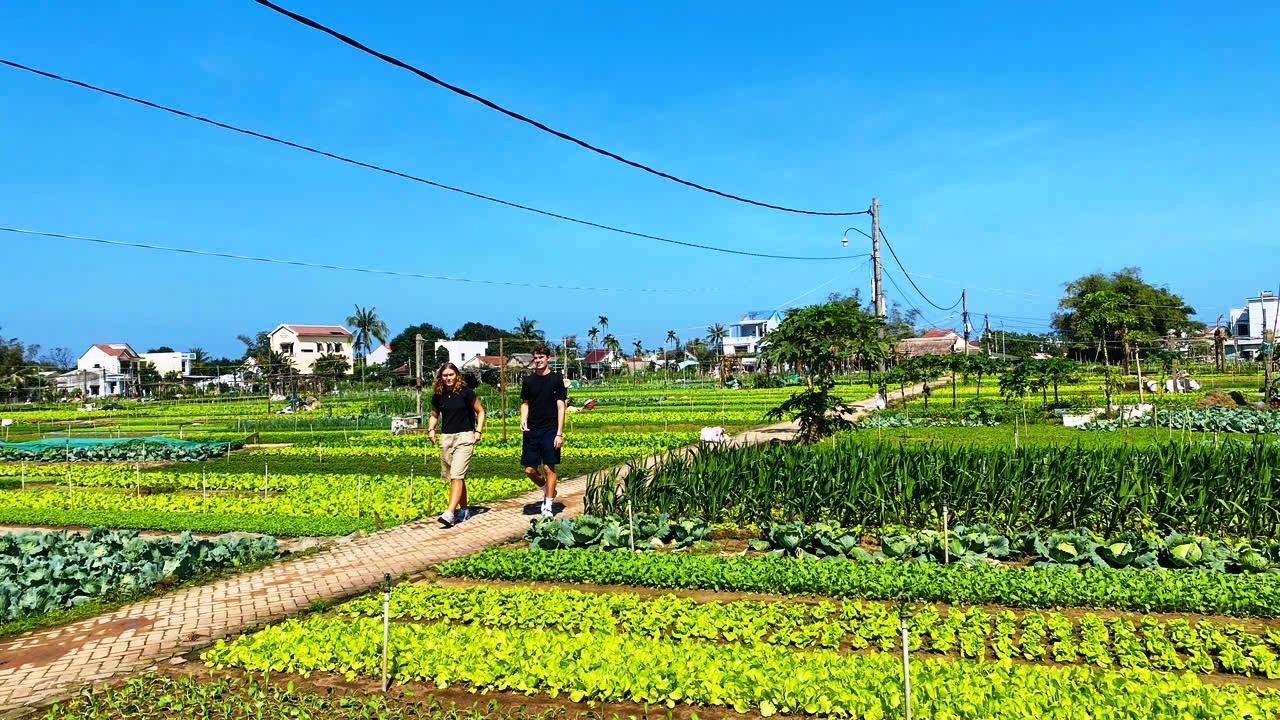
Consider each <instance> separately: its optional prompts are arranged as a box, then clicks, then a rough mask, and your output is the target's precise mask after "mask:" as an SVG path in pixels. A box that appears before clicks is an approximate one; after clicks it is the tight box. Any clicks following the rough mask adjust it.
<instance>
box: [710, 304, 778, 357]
mask: <svg viewBox="0 0 1280 720" xmlns="http://www.w3.org/2000/svg"><path fill="white" fill-rule="evenodd" d="M781 324H782V313H781V312H778V311H777V310H774V311H762V310H753V311H750V312H748V313H746V314H744V315H743V316H742V319H741V320H739V321H738V322H735V323H729V334H728V335H726V336H725V338H724V340H723V341H721V342H722V348H723V353H724V354H725V355H744V354H745V355H753V354H755V353H756V352H758V351H759V350H760V341H761V340H763V339H764V336H765V335H767V334H768V333H771V332H773V331H774V330H776V329H777V328H778V326H779V325H781Z"/></svg>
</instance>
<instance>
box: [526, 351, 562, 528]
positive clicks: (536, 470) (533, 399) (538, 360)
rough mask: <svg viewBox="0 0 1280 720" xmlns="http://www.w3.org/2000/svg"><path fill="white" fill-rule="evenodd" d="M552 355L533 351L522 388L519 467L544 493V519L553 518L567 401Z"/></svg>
mask: <svg viewBox="0 0 1280 720" xmlns="http://www.w3.org/2000/svg"><path fill="white" fill-rule="evenodd" d="M550 356H551V351H550V350H548V349H547V346H546V345H538V346H536V347H534V348H533V372H532V373H530V374H529V376H528V377H526V378H525V379H524V383H523V384H522V385H521V386H520V432H522V433H524V439H523V442H522V443H521V448H520V464H521V465H524V472H525V474H526V475H528V476H529V479H530V480H532V481H533V484H534V485H537V486H538V487H540V488H542V489H543V498H542V517H551V516H552V515H554V514H555V513H554V512H553V511H552V507H551V501H552V500H553V499H554V498H555V496H556V465H559V464H560V448H561V446H563V445H564V408H565V402H566V400H567V399H568V393H567V392H565V388H564V378H563V377H561V376H560V373H557V372H551V368H550V367H549V366H548V365H547V362H548V360H549V359H550Z"/></svg>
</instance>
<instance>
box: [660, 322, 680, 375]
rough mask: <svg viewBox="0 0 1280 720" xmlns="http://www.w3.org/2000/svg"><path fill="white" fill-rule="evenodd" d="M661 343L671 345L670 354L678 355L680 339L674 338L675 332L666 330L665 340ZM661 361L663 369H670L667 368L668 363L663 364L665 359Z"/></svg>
mask: <svg viewBox="0 0 1280 720" xmlns="http://www.w3.org/2000/svg"><path fill="white" fill-rule="evenodd" d="M663 343H664V344H665V343H671V344H672V347H671V352H672V354H678V353H679V352H680V338H678V337H676V331H675V330H668V331H667V339H666V340H663ZM663 360H664V362H663V363H662V366H663V369H670V368H669V367H668V365H669V363H668V362H665V360H666V358H663Z"/></svg>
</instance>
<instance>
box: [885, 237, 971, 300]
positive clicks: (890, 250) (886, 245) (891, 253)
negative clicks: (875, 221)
mask: <svg viewBox="0 0 1280 720" xmlns="http://www.w3.org/2000/svg"><path fill="white" fill-rule="evenodd" d="M880 239H881V240H884V245H885V247H887V248H889V254H890V255H892V256H893V261H894V262H895V263H897V264H898V269H899V270H901V271H902V275H903V277H905V278H906V279H907V282H909V283H911V287H913V288H915V289H916V292H918V293H920V297H922V298H924V301H925V302H927V303H929V304H930V305H932V306H934V307H935V308H937V309H939V310H941V311H943V312H946V311H948V310H955V309H956V308H957V307H958V306H959V305H960V300H956V301H955V304H954V305H952V306H951V307H942V306H941V305H939V304H938V303H936V302H934V301H932V300H930V299H929V296H928V295H925V294H924V291H923V290H921V289H920V286H919V285H917V284H916V281H915V280H912V279H911V273H909V272H907V269H906V268H905V267H903V265H902V261H901V260H899V259H898V253H896V252H894V251H893V245H891V244H890V243H889V238H887V237H885V234H884V226H881V227H880Z"/></svg>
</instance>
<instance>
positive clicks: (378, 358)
mask: <svg viewBox="0 0 1280 720" xmlns="http://www.w3.org/2000/svg"><path fill="white" fill-rule="evenodd" d="M388 357H391V345H389V344H388V343H382V344H381V345H379V346H378V347H376V348H374V349H372V350H370V351H369V354H368V355H365V356H364V360H365V362H367V363H368V364H370V365H386V364H387V358H388Z"/></svg>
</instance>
